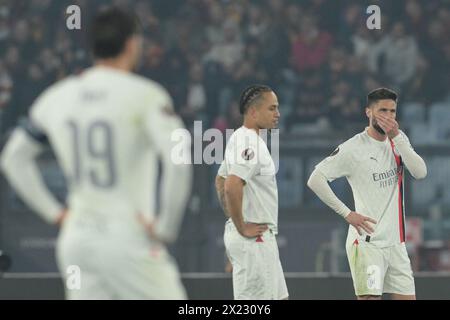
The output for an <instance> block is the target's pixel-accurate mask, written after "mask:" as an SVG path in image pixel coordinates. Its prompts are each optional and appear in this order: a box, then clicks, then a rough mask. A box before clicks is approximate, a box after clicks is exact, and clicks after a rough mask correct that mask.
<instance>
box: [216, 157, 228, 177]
mask: <svg viewBox="0 0 450 320" xmlns="http://www.w3.org/2000/svg"><path fill="white" fill-rule="evenodd" d="M217 175H219V176H221V177H223V178H225V177H226V176H228V174H227V165H226V163H225V161H222V163H221V164H220V167H219V171H218V172H217Z"/></svg>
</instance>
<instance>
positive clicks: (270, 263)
mask: <svg viewBox="0 0 450 320" xmlns="http://www.w3.org/2000/svg"><path fill="white" fill-rule="evenodd" d="M239 105H240V112H241V114H243V115H244V124H243V126H242V127H240V128H239V129H237V130H236V131H235V132H234V133H233V134H232V135H231V137H230V139H229V141H228V144H227V146H226V150H225V159H224V161H223V162H222V164H221V166H220V168H219V172H218V175H217V177H216V189H217V193H218V196H219V200H220V203H221V205H222V207H223V208H224V211H225V213H226V215H227V216H229V217H230V219H228V221H227V222H226V225H225V233H224V241H225V248H226V253H227V256H228V258H229V260H230V262H231V264H232V266H233V295H234V299H236V300H247V299H264V300H274V299H276V300H278V299H280V300H281V299H287V298H288V291H287V287H286V281H285V278H284V273H283V268H282V266H281V262H280V257H279V252H278V245H277V241H276V235H277V234H278V189H277V183H276V177H275V174H276V167H275V164H274V162H273V159H272V157H271V155H270V152H269V150H268V148H267V145H266V143H265V142H264V140H263V139H262V138H261V137H260V131H261V130H263V129H273V128H275V127H276V126H277V124H278V119H279V117H280V112H279V109H278V99H277V96H276V94H275V93H274V92H273V90H272V89H270V88H269V87H267V86H263V85H253V86H250V87H248V88H247V89H246V90H245V91H244V92H243V93H242V95H241V98H240V103H239Z"/></svg>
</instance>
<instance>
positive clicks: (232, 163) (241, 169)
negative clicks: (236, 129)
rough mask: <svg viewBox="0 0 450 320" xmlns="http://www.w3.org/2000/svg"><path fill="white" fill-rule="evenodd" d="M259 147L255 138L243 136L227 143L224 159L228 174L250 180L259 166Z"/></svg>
mask: <svg viewBox="0 0 450 320" xmlns="http://www.w3.org/2000/svg"><path fill="white" fill-rule="evenodd" d="M260 148H261V146H260V145H259V144H258V141H257V139H253V137H243V138H242V139H234V140H233V141H230V143H229V144H228V145H227V150H226V152H225V160H226V162H227V169H228V170H227V171H228V175H235V176H238V177H239V178H241V179H242V180H244V181H248V180H250V179H251V178H252V177H253V176H254V175H256V174H257V173H258V172H259V171H260V168H261V161H260V160H261V159H260V155H261V152H260Z"/></svg>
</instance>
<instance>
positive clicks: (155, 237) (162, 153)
mask: <svg viewBox="0 0 450 320" xmlns="http://www.w3.org/2000/svg"><path fill="white" fill-rule="evenodd" d="M89 37H90V45H91V48H92V51H93V54H94V57H95V65H94V66H93V67H92V68H90V69H87V70H86V71H84V72H83V73H82V74H81V75H78V76H70V77H68V78H66V79H65V80H62V81H60V82H58V83H56V84H54V85H52V86H51V87H49V88H48V89H47V90H45V91H44V92H43V93H42V94H41V95H40V96H39V97H38V99H37V100H36V101H35V103H34V104H33V106H32V107H31V110H30V116H29V121H28V122H27V123H26V124H24V125H23V126H21V127H18V128H17V129H15V131H14V132H13V134H12V136H11V138H10V140H9V142H8V144H7V145H6V147H5V149H4V152H3V154H2V157H1V165H2V168H3V171H4V172H5V174H6V176H7V178H8V180H9V182H10V183H11V185H12V186H13V187H14V188H15V189H16V191H17V192H18V194H19V195H20V196H21V197H22V198H23V199H24V200H25V202H26V203H27V204H28V205H29V206H30V207H31V208H32V209H34V210H35V211H36V212H37V213H39V214H40V215H41V216H42V217H43V218H45V220H46V221H48V222H49V223H61V232H60V234H59V236H58V240H57V248H56V251H57V252H56V255H57V263H58V267H59V269H60V272H61V274H62V275H63V276H67V275H68V274H67V268H68V267H69V266H71V265H75V266H78V267H79V268H80V271H81V287H80V289H79V290H77V289H74V290H70V288H66V297H67V298H68V299H184V298H186V293H185V289H184V287H183V285H182V283H181V279H180V275H179V272H178V268H177V266H176V264H175V262H174V260H173V259H172V258H171V256H170V255H169V253H168V251H167V249H166V245H165V243H166V242H172V241H174V240H175V238H176V236H177V234H178V230H179V226H180V224H181V220H182V216H183V213H184V209H185V205H186V202H187V199H188V196H189V190H190V183H191V177H192V172H191V167H190V165H177V164H175V162H174V161H173V160H174V159H171V149H172V146H173V144H174V143H173V142H172V141H171V134H172V132H173V130H175V129H177V128H182V127H183V124H182V122H181V120H180V119H179V118H178V117H177V116H175V115H174V112H173V109H172V108H173V107H172V101H171V98H170V96H169V94H168V93H167V92H166V91H165V90H164V89H163V88H162V87H161V86H160V85H158V84H157V83H155V82H153V81H150V80H147V79H145V78H142V77H140V76H138V75H136V74H133V73H132V70H133V69H134V67H135V66H136V64H137V61H138V58H139V56H140V53H141V46H142V38H141V36H140V34H139V23H138V21H137V19H136V18H135V17H134V16H132V15H131V14H128V13H126V12H125V11H123V10H120V9H116V8H110V9H107V10H105V11H102V12H100V13H99V14H98V15H97V16H96V17H95V19H94V21H93V24H92V28H91V29H90V30H89ZM186 141H187V140H186ZM46 142H49V144H50V145H51V147H52V148H53V150H54V152H55V155H56V158H57V161H58V163H59V164H60V165H61V167H62V170H63V172H64V175H65V177H66V178H67V181H68V189H69V192H68V199H67V202H68V206H67V210H65V209H64V208H65V206H64V205H62V204H61V203H59V202H58V201H57V200H56V199H55V198H54V197H53V195H52V194H51V193H50V192H49V190H48V189H47V188H46V187H45V185H44V183H43V181H42V178H41V176H40V174H39V171H38V168H37V165H36V162H35V158H36V157H37V156H38V155H39V153H40V152H41V151H42V150H43V149H44V145H45V143H46ZM184 151H185V152H186V157H190V146H189V145H188V144H187V143H185V146H184ZM158 158H161V161H162V165H163V175H162V181H161V205H160V212H159V215H155V210H156V197H155V195H156V187H157V185H156V182H157V175H158V165H157V163H158ZM175 160H176V159H175ZM178 160H179V159H178ZM175 190H176V192H175Z"/></svg>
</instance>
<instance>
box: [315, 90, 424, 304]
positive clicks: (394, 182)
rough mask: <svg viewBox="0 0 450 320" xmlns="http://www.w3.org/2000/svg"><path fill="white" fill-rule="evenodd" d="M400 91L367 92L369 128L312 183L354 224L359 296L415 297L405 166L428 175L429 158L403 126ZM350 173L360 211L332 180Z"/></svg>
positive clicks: (352, 260) (319, 169) (351, 237)
mask: <svg viewBox="0 0 450 320" xmlns="http://www.w3.org/2000/svg"><path fill="white" fill-rule="evenodd" d="M396 112H397V94H396V93H395V92H393V91H391V90H389V89H386V88H379V89H376V90H374V91H372V92H370V93H369V94H368V96H367V107H366V115H367V117H368V118H369V127H368V128H366V129H365V130H364V131H363V132H361V133H359V134H357V135H355V136H354V137H353V138H351V139H349V140H347V141H346V142H344V143H343V144H341V145H340V146H339V147H338V148H337V149H336V150H335V151H334V152H333V153H332V154H331V155H330V156H329V157H327V158H325V159H324V160H323V161H322V162H320V163H319V164H318V165H317V166H316V168H315V170H314V171H313V173H312V174H311V177H310V178H309V181H308V186H309V187H310V188H311V189H312V190H313V191H314V192H315V193H316V194H317V195H318V196H319V198H320V199H321V200H322V201H323V202H324V203H326V204H327V205H328V206H329V207H330V208H332V209H333V210H334V211H336V212H337V213H338V214H340V215H341V216H342V217H344V218H345V219H346V220H347V222H348V223H349V224H350V226H349V230H348V236H347V243H346V251H347V257H348V261H349V264H350V270H351V273H352V278H353V285H354V288H355V293H356V296H357V297H358V299H381V295H382V294H383V293H391V294H392V298H393V299H405V300H410V299H415V298H416V296H415V286H414V278H413V272H412V269H411V263H410V260H409V257H408V253H407V251H406V246H405V212H404V194H403V191H404V174H405V171H404V168H405V167H406V168H407V169H408V171H409V172H410V173H411V175H412V176H413V177H414V178H416V179H423V178H425V176H426V175H427V167H426V165H425V162H424V161H423V159H422V158H421V157H420V156H419V155H418V154H417V153H416V152H415V151H414V149H413V148H412V146H411V144H410V142H409V140H408V137H407V136H406V135H405V133H404V132H403V131H401V130H399V126H398V123H397V121H396V120H395V118H396ZM340 177H346V178H347V180H348V182H349V184H350V186H351V188H352V191H353V198H354V199H355V211H353V210H350V209H349V208H348V207H347V206H346V205H345V204H344V203H342V202H341V201H340V200H339V199H338V198H337V197H336V195H335V194H334V193H333V191H332V190H331V188H330V186H329V185H328V183H327V181H330V182H331V181H333V180H334V179H337V178H340Z"/></svg>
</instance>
